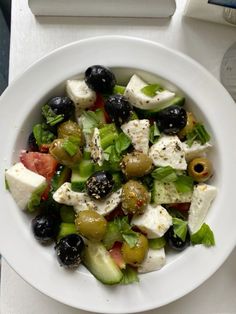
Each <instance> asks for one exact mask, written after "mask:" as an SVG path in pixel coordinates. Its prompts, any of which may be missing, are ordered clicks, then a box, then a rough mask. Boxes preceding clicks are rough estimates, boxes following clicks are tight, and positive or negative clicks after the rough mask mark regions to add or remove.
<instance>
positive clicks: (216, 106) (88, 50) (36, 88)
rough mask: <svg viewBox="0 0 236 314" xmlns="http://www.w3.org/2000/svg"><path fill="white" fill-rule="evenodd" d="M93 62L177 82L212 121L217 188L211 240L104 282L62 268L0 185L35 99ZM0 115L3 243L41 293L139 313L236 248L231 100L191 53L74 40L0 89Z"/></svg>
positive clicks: (124, 74)
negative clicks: (132, 276) (156, 266)
mask: <svg viewBox="0 0 236 314" xmlns="http://www.w3.org/2000/svg"><path fill="white" fill-rule="evenodd" d="M93 64H102V65H105V66H109V67H112V68H114V70H115V73H116V74H117V76H118V78H119V79H121V80H127V79H128V77H129V76H130V75H131V74H132V73H134V72H136V73H137V72H140V73H141V74H142V76H143V77H145V78H149V79H150V80H151V81H154V78H153V75H148V74H147V73H146V72H149V73H152V74H155V75H157V76H158V77H159V78H160V80H161V81H163V82H164V84H166V85H167V86H170V87H171V86H172V87H173V86H175V89H178V90H179V92H180V93H181V92H182V93H183V94H185V95H186V98H187V103H188V105H189V106H190V107H194V108H192V109H193V111H194V112H195V113H196V115H197V117H198V118H200V119H203V121H204V123H205V124H206V125H207V127H208V129H210V132H211V133H212V138H213V142H214V144H215V148H214V151H213V154H212V158H213V161H214V167H215V176H214V180H213V181H212V183H213V184H214V185H216V186H217V187H218V190H219V192H218V196H217V198H216V200H215V202H214V204H213V206H212V207H211V210H210V212H209V214H208V217H207V223H209V224H210V226H211V228H212V229H213V231H214V234H215V239H216V246H215V247H213V248H205V247H203V246H196V247H190V248H188V249H187V250H185V251H184V252H182V253H180V254H178V255H172V256H170V258H169V259H168V261H167V265H166V266H165V267H164V268H163V269H161V270H160V271H157V272H153V273H148V274H144V275H141V276H140V282H139V283H138V284H133V285H129V286H116V287H109V286H104V285H102V284H100V283H99V282H98V281H96V280H95V279H94V277H93V276H91V275H90V274H89V273H88V272H87V271H86V270H85V269H83V267H81V268H80V269H79V270H78V271H76V272H71V271H66V270H64V269H62V268H60V267H59V266H58V263H57V261H56V258H55V256H54V250H53V248H52V247H48V248H45V247H42V246H41V245H40V244H38V243H37V242H36V240H35V239H34V238H33V236H32V233H31V230H30V219H29V217H28V216H27V215H26V214H25V213H23V212H21V211H20V210H19V209H18V208H17V206H16V205H15V203H14V201H13V199H12V197H11V195H10V194H9V193H8V192H7V191H6V190H5V187H4V170H5V169H6V168H8V167H9V166H10V165H11V164H12V163H13V162H14V161H16V160H17V158H18V153H19V151H20V149H22V148H24V147H25V146H26V141H27V137H28V134H29V131H30V129H31V127H32V125H33V124H34V123H35V122H36V121H37V119H39V112H40V105H42V104H43V102H44V101H46V100H47V99H48V98H49V97H50V96H52V95H56V94H57V93H58V92H59V91H60V92H62V89H63V87H64V82H65V80H66V79H67V78H71V77H74V76H77V75H78V74H81V73H83V72H84V70H85V69H86V68H87V67H88V66H90V65H93ZM137 69H139V70H141V71H137ZM158 80H159V79H158ZM193 104H194V106H193ZM0 117H1V135H0V147H1V177H2V179H1V190H0V195H1V203H2V205H1V209H0V251H1V253H2V254H3V255H4V257H5V258H6V259H7V261H8V262H9V263H10V265H11V266H12V267H13V268H14V269H15V271H17V272H18V274H19V275H20V276H22V278H24V279H25V280H26V281H27V282H28V283H30V284H31V285H32V286H34V287H35V288H37V289H38V290H40V291H41V292H43V293H45V294H46V295H48V296H50V297H52V298H54V299H56V300H58V301H60V302H63V303H65V304H68V305H70V306H73V307H76V308H80V309H84V310H88V311H95V312H101V313H131V312H136V313H137V312H139V311H144V310H148V309H153V308H157V307H160V306H162V305H165V304H167V303H169V302H171V301H174V300H176V299H178V298H180V297H181V296H183V295H185V294H187V293H188V292H190V291H192V290H193V289H195V288H196V287H197V286H199V285H200V284H201V283H203V282H204V281H205V280H206V279H207V278H209V277H210V276H211V275H212V274H213V273H214V272H215V271H216V270H217V269H218V267H220V265H221V264H222V263H223V262H224V260H225V259H226V258H227V257H228V255H229V254H230V252H231V250H232V249H233V248H234V245H235V242H236V228H235V221H236V211H235V209H234V203H235V198H234V194H235V188H234V186H235V184H234V182H235V178H236V162H235V160H236V150H235V149H234V148H235V134H236V123H235V118H236V106H235V104H234V102H233V100H232V98H231V97H230V96H229V94H228V93H227V92H226V90H225V89H224V88H223V87H222V85H221V84H220V83H219V82H218V81H217V80H216V79H214V77H212V76H211V75H210V74H209V73H208V72H207V71H206V70H205V69H204V68H203V67H202V66H200V65H199V64H198V63H196V62H195V61H193V60H192V59H190V58H188V57H186V56H184V55H182V54H180V53H178V52H175V51H173V50H170V49H167V48H165V47H163V46H161V45H158V44H156V43H153V42H149V41H145V40H141V39H137V38H128V37H119V36H117V37H111V36H109V37H100V38H91V39H88V40H83V41H80V42H76V43H73V44H71V45H68V46H65V47H63V48H61V49H58V50H56V51H55V52H53V53H51V54H50V55H48V56H46V57H45V58H43V59H41V60H40V61H39V62H37V63H35V64H34V65H33V66H32V67H31V68H29V69H28V70H27V71H26V72H25V73H24V74H23V75H22V76H21V77H19V78H18V79H17V80H16V81H15V82H13V83H12V84H11V86H10V87H9V88H8V90H7V91H6V92H5V93H4V95H3V96H2V99H1V103H0Z"/></svg>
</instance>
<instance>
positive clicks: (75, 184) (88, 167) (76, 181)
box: [71, 160, 94, 192]
mask: <svg viewBox="0 0 236 314" xmlns="http://www.w3.org/2000/svg"><path fill="white" fill-rule="evenodd" d="M93 171H94V164H93V162H92V161H91V160H82V161H81V162H80V164H79V167H78V169H77V168H75V169H73V170H72V175H71V189H72V190H73V191H76V192H82V191H83V190H84V189H85V183H86V181H87V179H88V178H89V177H90V176H91V174H92V173H93Z"/></svg>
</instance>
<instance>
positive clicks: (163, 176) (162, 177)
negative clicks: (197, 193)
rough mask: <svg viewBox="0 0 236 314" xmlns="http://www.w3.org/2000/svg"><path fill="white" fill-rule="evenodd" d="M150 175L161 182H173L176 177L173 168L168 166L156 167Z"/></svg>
mask: <svg viewBox="0 0 236 314" xmlns="http://www.w3.org/2000/svg"><path fill="white" fill-rule="evenodd" d="M151 176H152V177H153V178H154V179H156V180H158V181H161V182H174V181H176V180H177V178H178V177H177V174H176V171H175V169H173V168H172V167H170V166H166V167H159V168H156V169H155V170H154V171H153V172H152V173H151Z"/></svg>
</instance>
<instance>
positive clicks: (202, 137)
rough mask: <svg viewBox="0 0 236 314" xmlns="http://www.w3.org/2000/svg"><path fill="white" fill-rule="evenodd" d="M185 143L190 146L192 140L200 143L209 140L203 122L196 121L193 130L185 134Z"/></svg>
mask: <svg viewBox="0 0 236 314" xmlns="http://www.w3.org/2000/svg"><path fill="white" fill-rule="evenodd" d="M186 137H187V145H188V146H190V147H191V146H192V145H193V142H194V141H199V142H200V143H201V144H202V145H204V144H205V143H206V142H209V140H210V138H211V137H210V134H209V133H208V132H207V131H206V129H205V127H204V125H203V124H200V123H196V125H195V126H194V128H193V130H192V131H191V132H190V133H188V134H187V135H186Z"/></svg>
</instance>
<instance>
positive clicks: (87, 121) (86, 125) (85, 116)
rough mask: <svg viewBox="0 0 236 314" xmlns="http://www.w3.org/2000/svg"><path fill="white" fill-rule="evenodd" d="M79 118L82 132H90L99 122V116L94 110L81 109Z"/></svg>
mask: <svg viewBox="0 0 236 314" xmlns="http://www.w3.org/2000/svg"><path fill="white" fill-rule="evenodd" d="M80 119H81V120H80V121H81V124H82V128H83V132H84V133H87V134H91V133H92V131H93V129H94V128H96V127H98V126H99V124H100V121H99V118H98V117H97V115H96V113H95V112H94V111H90V110H88V111H83V112H82V114H81V118H80Z"/></svg>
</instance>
